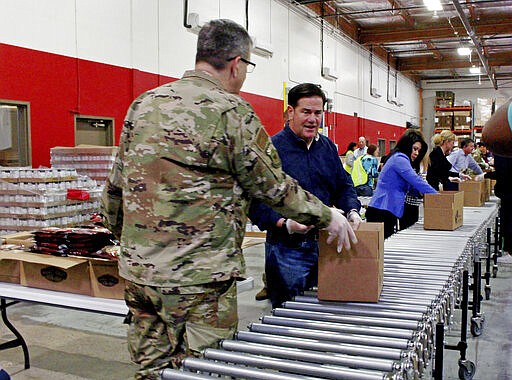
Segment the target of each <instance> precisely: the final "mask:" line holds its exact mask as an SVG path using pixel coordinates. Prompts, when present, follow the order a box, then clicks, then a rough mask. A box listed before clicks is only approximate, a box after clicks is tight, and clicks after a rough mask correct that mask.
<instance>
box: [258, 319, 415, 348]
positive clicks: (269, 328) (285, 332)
mask: <svg viewBox="0 0 512 380" xmlns="http://www.w3.org/2000/svg"><path fill="white" fill-rule="evenodd" d="M249 330H250V331H253V332H260V333H264V334H274V335H281V336H294V337H297V338H308V339H318V340H324V341H328V342H338V343H348V344H359V345H362V346H370V347H389V348H397V349H399V350H406V349H410V348H411V341H410V340H409V339H399V338H389V337H378V336H364V335H358V336H355V335H353V334H342V333H336V332H332V331H330V332H326V331H315V330H310V329H300V328H294V327H286V326H274V325H265V324H262V323H251V324H250V325H249Z"/></svg>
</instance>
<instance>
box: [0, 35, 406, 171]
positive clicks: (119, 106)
mask: <svg viewBox="0 0 512 380" xmlns="http://www.w3.org/2000/svg"><path fill="white" fill-rule="evenodd" d="M174 80H176V78H170V77H166V76H162V75H156V74H151V73H147V72H143V71H140V70H136V69H128V68H123V67H118V66H113V65H107V64H102V63H97V62H92V61H87V60H83V59H77V58H70V57H65V56H62V55H58V54H51V53H46V52H41V51H37V50H32V49H26V48H21V47H17V46H12V45H7V44H0V99H1V100H9V101H15V102H16V101H20V102H28V103H29V104H30V115H29V117H30V133H31V146H32V166H33V167H39V166H49V165H50V148H52V147H54V146H74V145H75V136H74V130H75V126H74V116H75V115H86V116H98V117H106V118H107V117H108V118H112V119H114V128H115V139H116V144H117V143H118V141H119V134H120V132H121V128H122V123H123V119H124V116H125V114H126V110H127V109H128V107H129V105H130V103H131V102H132V101H133V99H135V98H136V97H137V96H139V95H140V94H141V93H142V92H144V91H146V90H148V89H151V88H154V87H157V86H159V85H161V84H164V83H168V82H171V81H174ZM242 96H243V97H244V98H245V99H246V100H247V101H248V102H249V103H251V104H252V106H253V107H254V109H255V111H256V113H257V114H258V116H259V117H260V119H261V121H262V123H263V125H264V126H265V129H266V130H267V132H268V133H269V134H270V135H274V134H275V133H277V132H279V131H280V130H281V129H282V125H283V101H282V100H280V99H273V98H269V97H265V96H259V95H254V94H249V93H246V92H243V93H242ZM326 125H327V126H328V128H329V136H331V139H332V140H334V142H335V143H337V144H338V147H339V151H340V154H341V153H343V152H344V151H345V149H346V146H347V145H348V143H349V142H350V141H357V138H358V137H359V136H360V135H364V136H366V137H367V138H369V140H370V142H371V143H376V142H377V138H385V139H386V140H387V148H386V150H389V140H390V139H394V140H397V139H398V138H399V137H400V135H401V134H402V132H403V128H400V127H396V126H392V125H389V124H385V123H378V122H374V121H371V120H365V119H362V118H358V117H354V116H348V115H342V114H336V113H331V114H328V115H327V119H326Z"/></svg>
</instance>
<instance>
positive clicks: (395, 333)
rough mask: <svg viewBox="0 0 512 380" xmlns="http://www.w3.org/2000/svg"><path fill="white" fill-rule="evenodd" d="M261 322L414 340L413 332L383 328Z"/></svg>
mask: <svg viewBox="0 0 512 380" xmlns="http://www.w3.org/2000/svg"><path fill="white" fill-rule="evenodd" d="M261 322H262V323H263V324H266V325H278V326H288V327H298V328H302V329H312V330H321V331H322V330H323V331H333V332H339V333H344V334H360V335H370V336H382V337H390V338H399V339H407V340H411V339H414V335H415V331H414V330H404V329H390V328H384V327H373V326H360V325H348V324H343V323H335V322H324V321H312V320H308V319H297V318H286V317H277V316H274V315H266V316H264V317H262V318H261Z"/></svg>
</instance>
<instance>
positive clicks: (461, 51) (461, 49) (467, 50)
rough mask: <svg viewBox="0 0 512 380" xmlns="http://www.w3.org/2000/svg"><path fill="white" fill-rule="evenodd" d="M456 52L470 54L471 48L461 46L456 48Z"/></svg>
mask: <svg viewBox="0 0 512 380" xmlns="http://www.w3.org/2000/svg"><path fill="white" fill-rule="evenodd" d="M457 53H458V54H459V55H471V49H470V48H468V47H466V46H461V47H459V48H457Z"/></svg>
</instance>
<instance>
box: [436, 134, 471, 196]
mask: <svg viewBox="0 0 512 380" xmlns="http://www.w3.org/2000/svg"><path fill="white" fill-rule="evenodd" d="M455 139H456V136H455V134H453V133H452V132H451V131H449V130H444V131H441V132H440V133H436V134H435V135H434V136H432V140H431V142H432V145H433V146H434V149H432V152H430V155H429V158H430V163H429V167H428V170H427V182H428V183H429V184H430V186H432V187H433V188H434V189H436V190H439V189H440V185H442V187H443V190H458V186H457V183H458V182H461V181H464V180H467V179H471V177H470V176H468V175H466V174H464V173H460V172H458V171H456V170H455V169H453V168H452V164H451V162H450V161H448V159H447V158H446V156H448V155H449V154H450V153H451V152H452V150H453V145H454V144H455Z"/></svg>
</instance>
